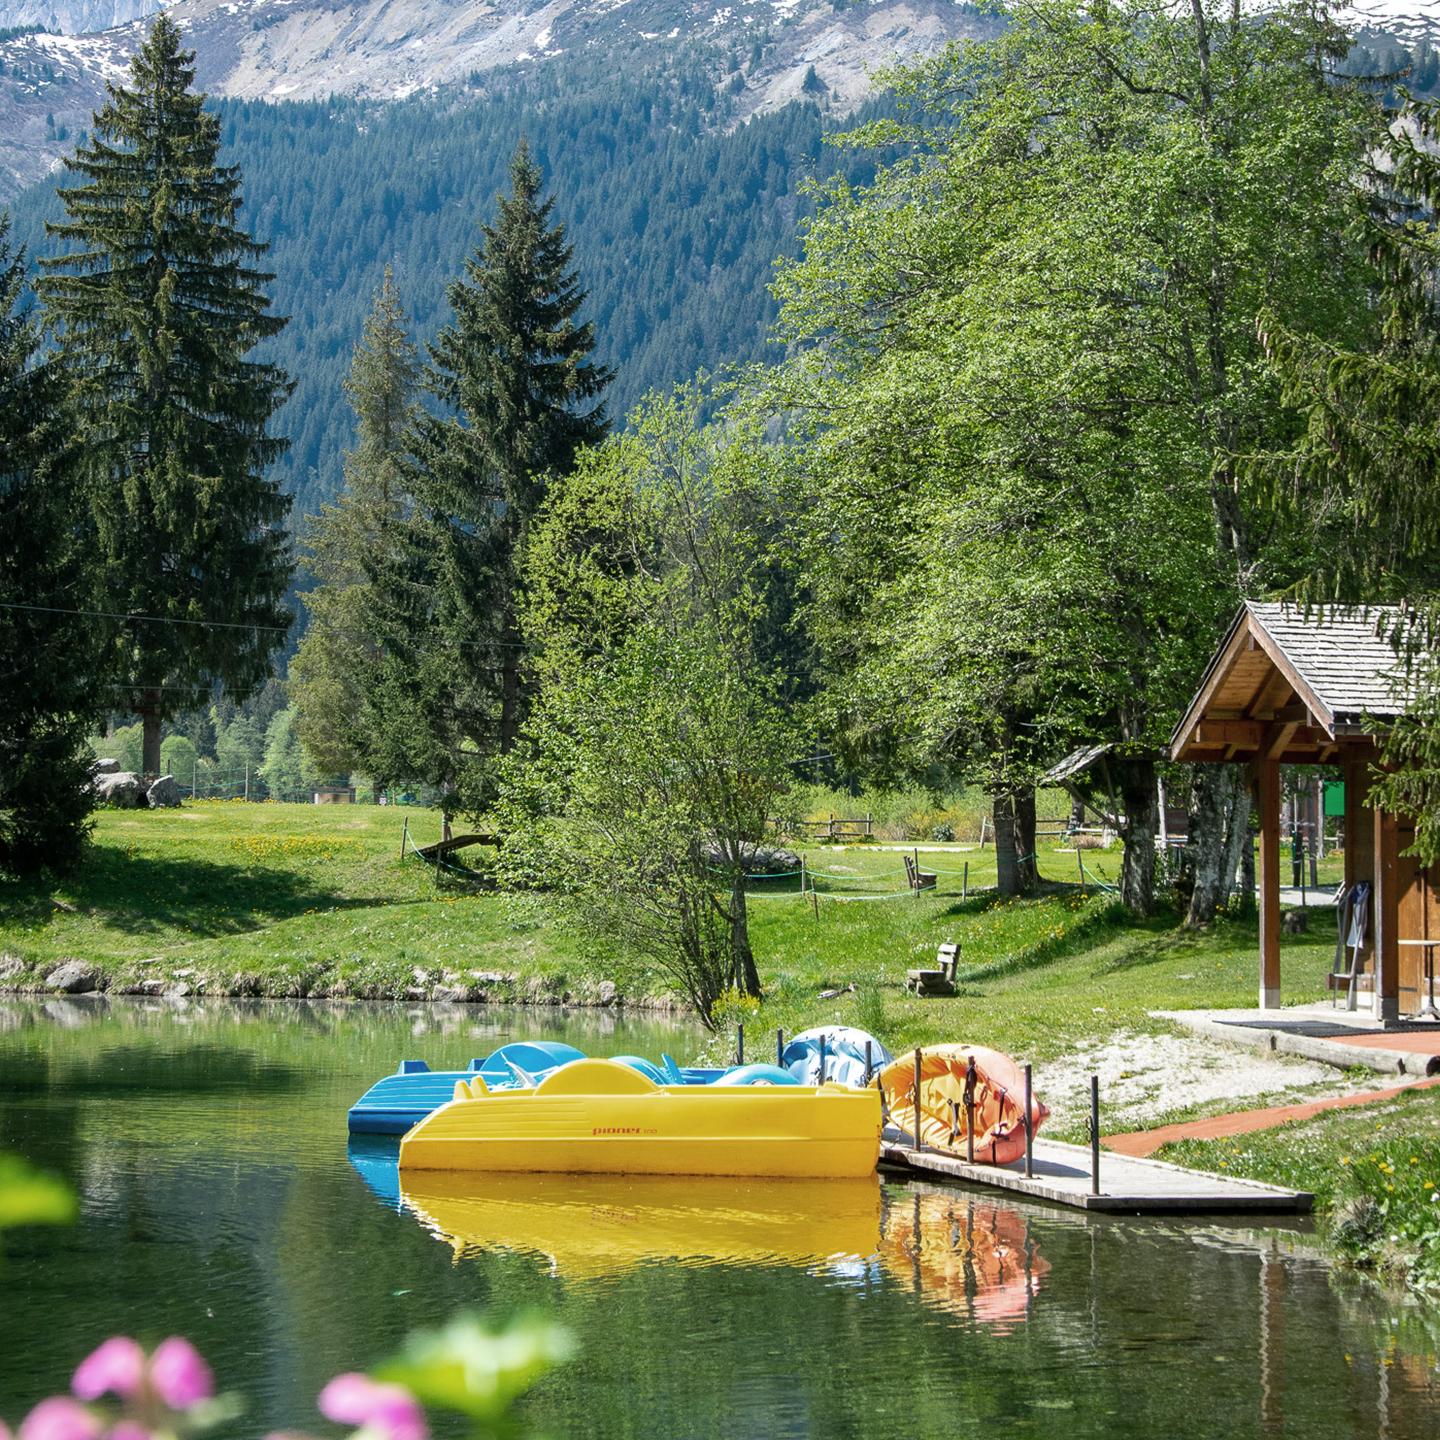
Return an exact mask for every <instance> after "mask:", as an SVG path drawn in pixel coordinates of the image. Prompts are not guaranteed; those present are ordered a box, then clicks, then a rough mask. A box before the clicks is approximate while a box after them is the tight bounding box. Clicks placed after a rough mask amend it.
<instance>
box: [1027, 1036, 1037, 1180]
mask: <svg viewBox="0 0 1440 1440" xmlns="http://www.w3.org/2000/svg"><path fill="white" fill-rule="evenodd" d="M1034 1093H1035V1090H1034V1077H1033V1073H1032V1069H1031V1066H1030V1064H1029V1062H1028V1061H1027V1062H1026V1065H1025V1176H1026V1178H1027V1179H1029V1178H1031V1177H1032V1176H1033V1175H1034V1174H1035V1124H1034V1121H1033V1120H1032V1119H1031V1116H1030V1106H1031V1103H1032V1098H1031V1097H1032V1096H1033V1095H1034Z"/></svg>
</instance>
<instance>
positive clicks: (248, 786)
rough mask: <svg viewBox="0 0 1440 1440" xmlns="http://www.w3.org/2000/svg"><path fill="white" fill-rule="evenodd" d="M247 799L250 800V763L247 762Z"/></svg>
mask: <svg viewBox="0 0 1440 1440" xmlns="http://www.w3.org/2000/svg"><path fill="white" fill-rule="evenodd" d="M245 798H246V799H247V800H248V799H249V798H250V762H249V761H248V760H247V761H246V762H245Z"/></svg>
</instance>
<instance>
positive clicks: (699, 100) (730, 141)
mask: <svg viewBox="0 0 1440 1440" xmlns="http://www.w3.org/2000/svg"><path fill="white" fill-rule="evenodd" d="M727 103H728V99H727V97H723V96H720V97H717V95H716V92H715V90H714V88H713V87H712V86H711V84H710V83H709V80H708V78H707V77H706V75H705V74H704V72H703V70H702V69H701V68H700V67H699V66H698V65H695V66H694V68H693V69H692V68H687V66H686V64H685V63H684V62H683V61H675V62H673V63H669V64H667V65H666V66H664V67H663V68H662V67H657V68H656V69H655V70H654V71H652V72H651V73H650V74H649V75H648V76H647V77H646V81H645V83H644V84H643V85H642V84H638V83H635V77H622V76H615V77H613V78H611V79H608V80H607V79H604V78H602V77H599V76H587V75H584V74H582V73H577V67H569V66H566V67H555V68H553V69H549V70H545V71H537V72H532V73H530V74H528V75H519V74H517V75H515V76H514V77H513V80H512V83H509V84H507V85H504V86H496V87H495V89H494V90H493V91H492V92H489V93H483V92H472V93H471V94H470V95H468V96H466V97H463V98H450V99H443V100H437V99H417V100H411V101H405V102H401V103H394V102H391V103H381V102H368V101H356V100H335V101H332V102H328V103H319V102H305V103H295V104H288V105H272V104H267V103H264V102H259V101H222V102H220V103H219V104H218V106H217V107H216V108H217V109H218V110H219V113H220V114H221V116H222V117H223V121H224V128H225V141H226V158H227V159H228V160H230V161H232V162H233V163H236V164H238V165H240V166H241V167H242V169H243V172H244V179H245V196H246V211H247V216H248V224H249V225H251V226H252V227H253V228H254V230H255V232H256V233H257V234H258V235H259V236H260V237H262V238H265V239H269V240H270V241H271V242H272V245H273V248H272V250H271V252H270V256H269V260H268V262H267V263H268V264H269V267H270V268H271V269H273V270H274V272H275V275H276V279H275V284H274V287H273V291H274V295H275V300H276V308H277V310H278V311H279V312H280V313H282V314H288V315H289V316H290V317H291V322H290V324H289V326H288V327H287V328H286V329H285V331H284V332H283V333H282V334H281V336H280V337H279V338H278V340H276V341H273V342H270V345H269V347H268V351H269V355H270V356H271V357H272V358H274V359H276V360H278V361H279V363H280V364H282V365H283V366H284V367H285V368H286V369H287V370H288V371H289V372H290V373H291V374H292V375H294V376H295V378H296V380H297V385H296V389H295V394H294V397H293V399H292V400H291V401H290V404H289V405H288V406H287V407H286V409H285V411H284V412H283V414H282V416H281V420H280V425H281V428H282V430H284V431H285V432H286V433H288V434H289V435H290V436H291V438H292V440H293V446H292V449H291V451H290V453H289V455H288V456H287V457H286V458H285V459H284V460H282V461H281V462H280V473H281V477H282V480H283V483H284V485H285V488H286V489H288V490H290V491H291V492H292V493H293V494H294V495H295V497H296V518H297V519H298V518H299V516H300V515H302V514H305V513H308V512H313V511H314V510H315V509H316V508H317V506H318V504H319V501H320V499H321V498H323V497H326V496H329V495H330V494H332V493H333V492H334V490H335V488H336V486H337V485H338V482H339V475H340V453H341V451H342V450H343V449H344V448H345V446H346V445H348V444H349V442H350V435H351V430H352V417H351V415H350V412H349V409H348V407H347V406H346V404H345V399H344V395H343V393H342V390H341V381H342V379H343V377H344V375H345V372H346V369H347V367H348V365H349V363H350V356H351V351H352V349H353V347H354V344H355V341H356V339H357V337H358V336H359V333H360V328H361V324H362V322H363V319H364V315H365V312H366V310H367V308H368V307H369V304H370V300H371V297H372V294H373V292H374V290H375V287H376V286H377V285H378V284H379V281H380V277H381V273H382V271H383V269H384V266H385V265H386V264H387V263H390V264H392V265H393V266H394V268H395V274H396V276H397V279H398V282H399V285H400V288H401V292H402V295H403V298H404V301H405V304H406V305H407V306H408V307H409V309H410V310H411V312H412V314H413V316H414V318H415V322H416V328H417V331H418V332H419V333H420V334H421V335H422V336H428V335H429V334H431V333H433V331H434V329H435V328H436V326H437V325H438V324H439V323H440V322H441V321H442V320H443V318H444V314H445V295H444V291H445V286H446V284H447V282H448V281H449V280H450V279H451V278H452V277H453V276H454V275H455V274H456V273H457V271H458V270H459V267H460V265H461V262H462V261H463V259H464V257H465V256H466V254H468V253H469V251H470V250H471V249H472V247H473V246H474V244H475V241H476V237H477V231H476V224H477V222H478V221H479V220H480V219H481V218H483V217H485V216H488V215H489V214H490V212H491V209H492V206H493V201H494V197H495V195H496V193H497V191H498V190H499V189H500V188H501V187H502V184H503V180H504V173H505V166H506V164H507V163H508V161H509V158H510V155H511V153H512V151H513V150H514V147H515V144H516V142H517V141H518V140H519V138H520V136H521V135H522V134H523V135H525V136H527V137H528V139H529V141H530V143H531V146H532V147H533V149H534V152H535V154H536V157H537V159H538V160H539V162H540V163H541V165H542V167H543V169H544V171H545V174H546V178H547V181H548V183H549V185H550V187H551V189H552V190H553V191H554V193H555V195H556V197H557V214H558V215H559V216H561V217H562V218H563V219H564V220H565V222H566V223H567V225H568V227H569V230H570V235H571V238H572V240H573V241H574V244H575V252H576V260H577V264H578V267H579V270H580V273H581V276H582V278H583V282H584V283H585V285H586V286H587V287H588V288H589V291H590V302H589V306H588V314H589V316H590V318H592V319H593V320H594V322H595V325H596V330H597V334H598V339H599V352H600V358H601V359H603V360H604V361H605V362H606V363H609V364H611V365H613V366H615V367H616V369H617V371H618V378H617V381H616V383H615V386H614V388H613V391H612V397H611V408H612V411H614V412H616V413H620V414H623V412H624V411H625V410H626V409H627V408H628V407H629V406H630V405H631V404H633V402H634V401H635V400H636V399H638V398H639V397H640V395H642V394H643V393H644V392H645V391H646V390H647V389H649V388H651V387H655V386H666V385H668V384H670V383H671V382H672V381H676V380H679V379H681V378H684V377H686V376H689V375H691V374H693V373H694V372H695V371H696V370H697V369H699V368H701V367H711V368H715V367H719V366H721V365H723V364H725V363H727V362H733V361H745V360H751V359H754V358H757V357H759V356H761V355H763V354H765V353H766V351H767V349H768V348H769V347H767V344H766V330H767V327H768V326H769V324H770V321H771V319H772V317H773V313H774V306H773V302H772V301H771V299H770V296H769V294H768V291H767V286H768V284H769V280H770V276H771V271H772V266H773V262H774V259H775V257H776V256H777V255H781V254H784V253H787V252H789V251H790V250H791V249H792V248H793V245H794V237H795V227H796V220H797V217H799V216H800V215H801V214H803V213H804V212H805V211H806V208H807V206H808V203H809V202H808V201H807V200H806V199H805V198H804V197H803V196H802V195H801V194H800V193H799V192H800V187H801V186H802V184H803V182H804V180H805V179H806V177H807V176H809V175H812V174H822V175H823V174H825V173H826V172H828V171H831V170H833V169H834V168H836V167H837V166H843V167H845V168H846V169H847V170H848V171H849V172H850V173H852V174H859V173H861V172H862V170H863V166H864V164H866V163H868V160H867V161H865V162H862V161H861V160H859V159H858V158H857V157H855V156H850V155H846V154H845V153H844V152H840V151H837V150H835V149H834V148H833V147H831V146H828V145H826V144H825V143H824V140H823V135H824V132H825V131H826V129H827V128H833V125H832V126H827V124H826V123H825V122H824V121H823V119H822V116H821V113H820V110H819V108H818V107H817V106H815V105H813V104H808V103H806V104H795V105H791V106H787V107H785V108H784V109H782V110H780V111H777V112H776V113H774V114H771V115H764V116H759V117H756V118H754V119H752V120H751V121H750V122H749V123H748V124H746V125H744V126H740V127H737V128H734V129H731V130H729V131H728V133H727V132H726V130H725V128H724V121H725V119H726V114H725V107H726V105H727ZM14 213H15V222H16V223H15V228H16V236H17V239H19V240H22V241H24V242H25V243H27V244H28V245H29V246H30V248H31V252H32V256H33V255H34V254H36V253H44V252H45V251H46V249H47V248H48V242H47V241H46V240H45V238H44V235H43V224H42V222H43V219H44V218H45V217H47V216H53V215H54V213H55V199H54V186H53V183H52V184H47V185H44V186H41V187H37V188H35V189H32V190H31V191H29V192H27V193H26V194H25V195H22V196H21V197H19V199H18V200H17V201H16V203H15V206H14Z"/></svg>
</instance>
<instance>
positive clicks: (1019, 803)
mask: <svg viewBox="0 0 1440 1440" xmlns="http://www.w3.org/2000/svg"><path fill="white" fill-rule="evenodd" d="M1014 802H1015V848H1016V850H1017V851H1018V852H1019V853H1018V854H1017V855H1016V857H1015V868H1016V869H1017V870H1019V872H1020V888H1021V890H1025V891H1029V890H1033V889H1034V888H1035V887H1036V886H1037V885H1038V884H1039V883H1040V852H1039V851H1038V850H1037V849H1036V848H1035V787H1034V786H1033V785H1026V786H1025V787H1024V788H1023V789H1021V790H1017V791H1016V792H1015V796H1014Z"/></svg>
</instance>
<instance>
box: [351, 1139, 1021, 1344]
mask: <svg viewBox="0 0 1440 1440" xmlns="http://www.w3.org/2000/svg"><path fill="white" fill-rule="evenodd" d="M398 1153H399V1152H398V1148H397V1146H396V1144H395V1142H394V1141H393V1140H388V1139H386V1138H385V1137H362V1136H357V1137H354V1138H352V1140H351V1142H350V1146H349V1155H350V1163H351V1164H352V1165H353V1166H354V1167H355V1170H356V1172H357V1174H359V1176H360V1177H361V1179H362V1180H364V1182H365V1184H366V1185H367V1186H368V1187H369V1188H370V1190H371V1191H372V1192H373V1193H374V1194H375V1195H376V1197H377V1198H379V1199H380V1200H381V1201H383V1202H384V1203H385V1204H386V1205H388V1206H390V1207H392V1208H396V1209H401V1210H405V1211H408V1212H409V1213H410V1214H412V1215H414V1216H415V1218H416V1219H417V1220H419V1222H420V1223H421V1224H422V1225H423V1226H424V1227H425V1228H426V1229H427V1230H429V1231H430V1233H431V1234H433V1235H434V1236H436V1238H438V1239H440V1240H443V1241H444V1242H445V1243H446V1244H448V1245H449V1246H450V1247H451V1248H452V1250H453V1251H454V1254H455V1258H456V1259H457V1260H458V1259H461V1258H463V1257H466V1256H478V1255H482V1254H485V1253H487V1252H489V1251H492V1250H508V1251H520V1252H523V1253H528V1254H532V1255H537V1256H539V1257H541V1258H542V1259H543V1260H544V1262H545V1263H546V1265H547V1267H548V1268H549V1269H550V1270H551V1271H552V1272H554V1273H556V1274H559V1275H564V1276H566V1277H568V1278H571V1279H590V1278H595V1277H598V1276H604V1275H613V1274H616V1273H618V1272H620V1271H622V1270H625V1269H628V1268H629V1267H631V1266H634V1265H638V1264H642V1263H645V1262H650V1261H671V1262H675V1263H678V1264H682V1265H715V1264H730V1265H742V1264H743V1265H757V1264H758V1265H796V1266H814V1265H817V1264H821V1263H827V1264H829V1265H831V1266H832V1267H840V1268H843V1267H844V1266H845V1265H846V1263H847V1262H850V1264H851V1265H852V1267H853V1266H854V1265H855V1264H856V1263H861V1264H868V1263H869V1262H878V1266H879V1268H880V1269H881V1270H882V1271H883V1272H884V1273H885V1274H886V1275H888V1276H890V1277H891V1278H892V1279H893V1280H895V1281H898V1282H899V1284H900V1285H901V1286H902V1287H904V1288H905V1289H908V1290H911V1291H913V1292H914V1293H915V1294H916V1295H918V1296H919V1298H920V1299H921V1300H922V1301H924V1302H925V1303H926V1304H927V1305H932V1306H934V1307H936V1308H937V1309H940V1310H945V1311H949V1312H950V1313H952V1314H956V1315H960V1316H963V1317H964V1318H966V1319H968V1320H970V1321H972V1322H974V1323H976V1324H979V1325H983V1326H986V1327H988V1328H990V1329H993V1330H995V1331H996V1333H999V1334H1003V1333H1005V1332H1007V1331H1008V1330H1010V1329H1011V1328H1013V1326H1014V1325H1015V1324H1017V1323H1018V1322H1020V1321H1023V1320H1025V1319H1026V1318H1028V1316H1029V1314H1030V1308H1031V1304H1032V1302H1033V1300H1034V1298H1035V1296H1037V1295H1038V1294H1039V1293H1040V1290H1041V1288H1042V1286H1043V1284H1044V1282H1045V1277H1046V1276H1047V1275H1048V1274H1049V1273H1050V1263H1049V1261H1047V1260H1046V1259H1045V1258H1044V1256H1043V1255H1042V1254H1041V1253H1040V1248H1039V1245H1038V1244H1037V1243H1036V1240H1035V1238H1034V1236H1033V1235H1032V1234H1031V1224H1030V1217H1029V1216H1028V1215H1027V1214H1025V1213H1023V1212H1022V1211H1020V1210H1018V1209H1016V1208H1015V1207H1014V1206H1011V1205H1005V1204H1001V1203H998V1202H996V1201H993V1200H988V1199H982V1198H978V1197H977V1196H976V1195H975V1194H974V1193H973V1192H967V1191H947V1190H941V1189H935V1188H932V1187H926V1186H921V1185H915V1186H911V1187H902V1186H890V1187H882V1186H881V1184H880V1182H879V1180H878V1179H877V1178H875V1177H871V1178H867V1179H865V1180H856V1181H834V1180H736V1179H729V1178H718V1177H713V1176H650V1175H633V1176H627V1175H510V1174H505V1175H500V1174H497V1175H491V1176H485V1177H481V1176H477V1175H474V1174H470V1173H467V1172H455V1173H449V1172H440V1171H433V1172H418V1173H416V1174H413V1175H409V1176H407V1177H406V1178H405V1180H404V1182H403V1183H402V1182H401V1179H400V1175H399V1170H398V1165H397V1157H398Z"/></svg>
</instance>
